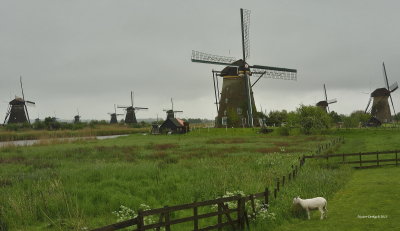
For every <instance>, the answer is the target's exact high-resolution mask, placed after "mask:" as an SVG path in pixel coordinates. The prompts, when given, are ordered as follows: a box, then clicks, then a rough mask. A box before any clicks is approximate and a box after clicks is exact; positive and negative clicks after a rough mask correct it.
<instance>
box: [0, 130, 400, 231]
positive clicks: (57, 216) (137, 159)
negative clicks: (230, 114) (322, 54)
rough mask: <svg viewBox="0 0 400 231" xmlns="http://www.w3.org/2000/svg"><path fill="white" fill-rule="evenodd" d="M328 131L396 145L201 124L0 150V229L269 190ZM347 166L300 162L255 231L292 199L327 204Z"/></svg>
mask: <svg viewBox="0 0 400 231" xmlns="http://www.w3.org/2000/svg"><path fill="white" fill-rule="evenodd" d="M335 136H344V137H345V143H344V144H343V145H342V146H340V147H334V148H333V149H332V150H329V151H335V152H336V151H340V152H342V151H343V152H344V151H346V152H350V151H354V150H357V151H359V150H360V149H362V150H360V151H369V150H371V149H373V150H376V149H385V150H390V149H392V148H396V147H397V148H399V145H400V144H398V143H397V142H396V140H399V139H400V134H398V132H397V131H394V130H382V131H380V130H340V131H336V132H333V134H332V135H326V136H285V137H281V136H274V135H273V134H272V135H271V134H268V135H265V134H257V133H256V131H255V130H252V129H228V131H226V130H225V129H198V130H195V131H193V132H191V133H189V134H187V135H182V136H150V135H142V134H132V135H130V136H128V137H120V138H118V139H114V140H103V141H98V140H86V141H76V142H66V143H56V144H52V143H49V144H48V145H37V146H33V147H6V148H2V149H0V167H1V168H0V227H8V230H84V229H85V228H95V227H98V226H103V225H107V224H111V223H114V222H116V220H117V217H116V216H114V215H113V213H112V212H113V211H116V210H118V208H119V207H120V205H125V206H128V207H130V208H133V209H135V210H136V209H137V208H138V207H139V205H140V204H142V203H145V204H147V205H149V206H150V207H151V208H158V207H162V206H164V205H177V204H182V203H190V202H193V201H201V200H208V199H214V198H217V197H220V196H222V195H224V194H225V193H226V192H232V191H236V190H240V191H243V192H244V193H246V194H249V193H256V192H261V191H263V190H264V189H265V187H266V186H269V187H270V188H272V187H271V186H272V185H274V183H275V182H274V179H275V177H278V176H279V177H280V176H282V175H284V174H287V173H288V172H289V171H290V170H291V168H290V166H291V165H292V164H295V163H297V161H298V157H299V156H301V155H304V154H310V153H313V152H314V151H315V148H316V147H317V145H319V144H321V143H324V142H328V141H329V140H330V139H332V138H333V137H335ZM371 143H372V144H371ZM375 148H376V149H375ZM353 172H354V170H352V169H350V168H348V167H346V166H337V165H335V164H329V165H327V164H326V163H325V162H324V161H311V160H307V163H306V165H305V166H304V167H303V169H302V170H301V171H300V172H299V176H298V178H297V179H296V181H293V182H291V183H290V184H289V185H287V186H285V188H284V189H283V190H282V192H281V193H280V194H279V195H278V198H277V200H272V201H271V208H270V211H271V212H273V213H275V214H276V218H275V220H258V221H256V222H255V223H254V224H253V225H252V226H253V228H252V230H265V229H267V228H268V229H273V228H278V227H284V225H287V224H288V222H292V223H293V222H294V223H296V222H301V219H300V218H302V213H300V212H299V211H295V210H292V209H291V201H292V198H293V197H294V196H296V195H301V196H302V197H312V196H315V195H319V196H325V197H327V198H328V200H329V201H330V200H331V199H334V198H335V197H336V195H337V194H335V193H336V192H337V191H338V190H340V189H342V188H344V187H345V185H346V183H347V182H348V181H349V180H351V176H352V174H353ZM310 185H313V187H310ZM332 206H333V205H332ZM174 230H175V229H174ZM178 230H187V229H185V227H183V228H181V229H178Z"/></svg>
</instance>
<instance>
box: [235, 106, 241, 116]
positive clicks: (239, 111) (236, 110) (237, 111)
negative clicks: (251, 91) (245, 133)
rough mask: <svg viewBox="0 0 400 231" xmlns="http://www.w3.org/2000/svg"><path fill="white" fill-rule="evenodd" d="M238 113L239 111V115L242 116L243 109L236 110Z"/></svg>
mask: <svg viewBox="0 0 400 231" xmlns="http://www.w3.org/2000/svg"><path fill="white" fill-rule="evenodd" d="M236 111H237V114H238V115H241V114H242V108H240V107H238V108H237V109H236Z"/></svg>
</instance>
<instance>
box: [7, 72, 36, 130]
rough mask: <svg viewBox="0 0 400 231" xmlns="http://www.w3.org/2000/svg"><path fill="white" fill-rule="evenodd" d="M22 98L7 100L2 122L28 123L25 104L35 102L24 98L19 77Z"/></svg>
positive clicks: (33, 103)
mask: <svg viewBox="0 0 400 231" xmlns="http://www.w3.org/2000/svg"><path fill="white" fill-rule="evenodd" d="M20 84H21V92H22V98H20V97H15V99H13V100H11V101H10V102H9V106H8V110H7V114H6V118H5V119H4V124H12V123H30V120H29V113H28V108H27V105H35V102H32V101H28V100H25V95H24V89H23V87H22V77H20Z"/></svg>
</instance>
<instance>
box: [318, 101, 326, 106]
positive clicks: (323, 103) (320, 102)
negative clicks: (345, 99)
mask: <svg viewBox="0 0 400 231" xmlns="http://www.w3.org/2000/svg"><path fill="white" fill-rule="evenodd" d="M317 106H318V107H328V102H326V100H323V101H319V102H318V103H317Z"/></svg>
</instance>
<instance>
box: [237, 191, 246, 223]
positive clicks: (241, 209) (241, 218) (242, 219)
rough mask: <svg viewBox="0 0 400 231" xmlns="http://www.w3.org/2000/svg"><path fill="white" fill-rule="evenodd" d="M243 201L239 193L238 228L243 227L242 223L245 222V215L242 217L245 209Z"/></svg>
mask: <svg viewBox="0 0 400 231" xmlns="http://www.w3.org/2000/svg"><path fill="white" fill-rule="evenodd" d="M244 202H245V200H244V198H243V197H242V196H241V195H239V199H238V205H237V207H238V223H239V228H240V229H244V223H245V220H244V219H245V217H244V210H245V207H244V204H245V203H244Z"/></svg>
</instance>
